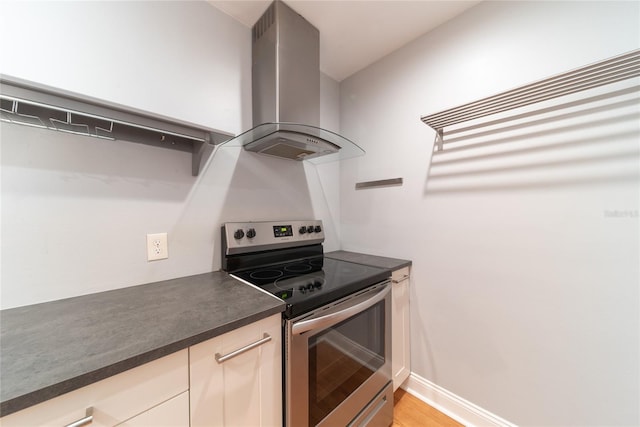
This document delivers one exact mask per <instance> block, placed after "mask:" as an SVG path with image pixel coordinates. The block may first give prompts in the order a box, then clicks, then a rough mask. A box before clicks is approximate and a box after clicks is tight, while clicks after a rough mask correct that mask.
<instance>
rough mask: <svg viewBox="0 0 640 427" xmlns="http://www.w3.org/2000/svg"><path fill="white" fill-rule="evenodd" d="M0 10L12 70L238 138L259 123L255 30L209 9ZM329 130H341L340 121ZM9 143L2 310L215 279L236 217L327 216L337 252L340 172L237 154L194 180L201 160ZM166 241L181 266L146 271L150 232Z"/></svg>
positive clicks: (96, 6)
mask: <svg viewBox="0 0 640 427" xmlns="http://www.w3.org/2000/svg"><path fill="white" fill-rule="evenodd" d="M0 11H1V13H0V16H1V18H0V26H1V27H2V29H3V35H4V36H3V37H2V38H1V39H0V72H1V73H3V74H7V75H11V76H15V77H19V78H23V79H26V80H31V81H34V82H38V83H42V84H46V85H50V86H53V87H58V88H61V89H65V90H69V91H73V92H78V93H81V94H86V95H89V96H92V97H96V98H100V99H104V100H107V101H111V102H116V103H120V104H124V105H128V106H131V107H134V108H138V109H142V110H146V111H150V112H153V113H158V114H161V115H165V116H169V117H175V118H177V119H181V120H185V121H190V122H194V123H198V124H202V125H204V126H208V127H211V128H215V129H220V130H224V131H227V132H232V133H235V134H237V133H240V132H242V131H244V130H247V129H249V128H250V127H251V39H250V29H248V28H246V27H244V26H242V25H240V24H239V23H237V22H236V21H234V20H233V19H232V18H230V17H229V16H227V15H225V14H223V13H221V12H220V11H218V10H217V9H215V8H214V7H212V6H211V5H209V4H207V3H205V2H182V1H180V2H165V1H161V2H7V1H3V2H1V3H0ZM8 34H11V35H12V36H11V37H7V36H6V35H8ZM337 87H338V85H337V83H336V82H335V81H333V80H331V79H328V78H323V86H322V88H323V91H325V92H326V94H324V96H323V103H325V105H323V111H325V112H328V111H337V105H338V97H337ZM326 103H332V105H329V106H327V105H326ZM331 107H333V108H331ZM325 123H326V126H327V127H328V128H329V129H336V130H337V126H339V121H338V118H337V113H336V114H334V116H332V115H331V114H324V116H323V124H325ZM0 141H1V152H0V153H1V161H2V169H1V178H2V181H1V183H2V198H1V202H2V217H1V220H2V228H1V232H2V234H1V239H2V244H1V248H2V252H1V255H2V260H1V267H2V273H1V278H2V283H1V295H0V296H1V298H2V301H1V302H2V307H3V308H9V307H14V306H20V305H25V304H33V303H37V302H42V301H48V300H53V299H59V298H64V297H69V296H76V295H81V294H87V293H92V292H97V291H102V290H109V289H115V288H119V287H124V286H131V285H137V284H142V283H148V282H153V281H157V280H164V279H169V278H174V277H179V276H186V275H191V274H197V273H203V272H207V271H212V270H217V269H219V268H220V226H221V224H222V223H223V222H225V221H231V220H237V221H245V220H275V219H287V218H290V219H303V218H320V219H323V220H324V222H325V229H326V230H327V235H328V238H327V247H328V248H334V249H335V248H337V247H338V245H339V241H338V231H337V227H335V224H334V217H337V214H335V212H333V213H332V212H331V209H330V208H329V207H328V205H327V200H328V199H336V198H337V194H338V192H337V191H338V187H337V181H336V178H335V172H336V171H338V169H335V168H336V166H335V165H334V166H327V167H319V169H318V170H316V169H315V168H314V166H313V165H306V166H305V165H303V164H301V163H299V162H291V161H287V160H280V159H273V158H268V157H265V156H259V155H255V154H252V153H247V152H243V151H241V150H240V149H239V148H233V147H226V148H221V149H219V150H218V152H217V153H216V155H215V156H214V157H213V159H212V161H211V162H210V164H209V165H208V166H207V167H206V168H205V169H204V170H203V171H202V172H201V174H200V176H199V177H198V178H193V177H192V176H191V156H190V155H188V154H184V153H180V152H176V151H171V150H163V149H161V148H155V147H149V146H144V145H140V144H134V143H128V142H123V141H102V140H95V139H90V138H84V137H79V136H73V135H68V134H64V133H57V132H53V131H48V130H39V129H32V128H27V127H23V126H19V125H13V124H7V123H4V122H3V123H1V125H0ZM332 167H333V168H334V169H333V170H332V169H331V168H332ZM323 171H325V172H323ZM326 171H328V172H326ZM326 179H328V180H329V181H328V182H329V185H328V186H327V184H324V183H323V181H325V180H326ZM331 182H333V184H332V185H331V184H330V183H331ZM325 193H328V194H329V196H328V199H327V197H325ZM332 209H333V208H332ZM158 232H168V233H169V259H168V260H163V261H156V262H151V263H149V262H147V261H146V234H147V233H158Z"/></svg>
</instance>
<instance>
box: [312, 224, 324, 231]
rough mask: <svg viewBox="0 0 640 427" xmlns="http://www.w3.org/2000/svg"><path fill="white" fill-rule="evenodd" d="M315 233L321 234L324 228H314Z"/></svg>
mask: <svg viewBox="0 0 640 427" xmlns="http://www.w3.org/2000/svg"><path fill="white" fill-rule="evenodd" d="M313 231H315V232H316V233H319V232H321V231H322V228H320V226H319V225H316V228H314V229H313Z"/></svg>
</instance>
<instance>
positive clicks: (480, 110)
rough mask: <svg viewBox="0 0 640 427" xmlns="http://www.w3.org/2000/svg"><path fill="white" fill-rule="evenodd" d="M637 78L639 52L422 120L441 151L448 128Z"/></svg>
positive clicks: (638, 74) (436, 148)
mask: <svg viewBox="0 0 640 427" xmlns="http://www.w3.org/2000/svg"><path fill="white" fill-rule="evenodd" d="M638 76H640V49H638V50H633V51H631V52H628V53H625V54H622V55H618V56H615V57H612V58H609V59H606V60H604V61H600V62H597V63H594V64H591V65H587V66H585V67H581V68H577V69H575V70H572V71H568V72H565V73H562V74H557V75H555V76H552V77H548V78H546V79H543V80H539V81H537V82H534V83H530V84H527V85H524V86H521V87H518V88H515V89H512V90H509V91H506V92H502V93H499V94H497V95H493V96H489V97H487V98H483V99H480V100H478V101H474V102H470V103H468V104H464V105H461V106H459V107H455V108H450V109H448V110H444V111H441V112H439V113H435V114H430V115H428V116H423V117H421V118H420V119H421V120H422V121H423V122H424V123H425V124H427V125H428V126H430V127H431V128H432V129H433V130H435V131H436V138H435V150H436V151H442V150H443V144H444V137H445V135H446V133H445V132H444V129H445V128H446V127H448V126H453V125H457V124H460V123H464V122H467V121H470V120H474V119H480V118H483V117H486V116H490V115H493V114H498V113H502V112H505V111H508V110H513V109H516V108H519V107H525V106H528V105H531V104H535V103H538V102H542V101H547V100H550V99H553V98H557V97H560V96H563V95H569V94H572V93H576V92H580V91H583V90H587V89H592V88H596V87H599V86H604V85H607V84H610V83H614V82H618V81H622V80H626V79H630V78H633V77H638Z"/></svg>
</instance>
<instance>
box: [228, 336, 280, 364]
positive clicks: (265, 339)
mask: <svg viewBox="0 0 640 427" xmlns="http://www.w3.org/2000/svg"><path fill="white" fill-rule="evenodd" d="M269 341H271V335H269V334H268V333H266V332H265V333H264V335H263V336H262V339H260V340H258V341H256V342H254V343H251V344H249V345H246V346H244V347H242V348H239V349H237V350H235V351H232V352H231V353H227V354H225V355H224V356H222V355H220V353H216V355H215V358H216V362H218V363H222V362H226V361H227V360H229V359H232V358H234V357H236V356H238V355H240V354H242V353H244V352H245V351H249V350H251V349H252V348H256V347H258V346H260V345H262V344H264V343H266V342H269Z"/></svg>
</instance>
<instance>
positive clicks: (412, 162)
mask: <svg viewBox="0 0 640 427" xmlns="http://www.w3.org/2000/svg"><path fill="white" fill-rule="evenodd" d="M639 16H640V4H639V3H637V2H483V3H481V4H480V5H478V6H476V7H474V8H472V9H470V10H469V11H467V12H466V13H465V14H463V15H461V16H459V17H457V18H455V19H453V20H451V21H449V22H448V23H446V24H445V25H443V26H441V27H439V28H438V29H436V30H435V31H433V32H431V33H430V34H427V35H425V36H423V37H421V38H420V39H418V40H416V41H414V42H412V43H410V44H409V45H407V46H405V47H404V48H402V49H400V50H398V51H396V52H394V53H392V54H391V55H389V56H387V57H385V58H384V59H382V60H381V61H379V62H378V63H376V64H374V65H372V66H371V67H368V68H367V69H365V70H363V71H361V72H359V73H358V74H356V75H354V76H352V77H350V78H349V79H347V80H345V81H343V82H342V84H341V99H342V101H341V131H342V133H343V134H344V135H345V136H346V137H347V138H350V139H352V140H355V141H358V142H359V143H360V144H361V145H362V146H363V148H364V149H365V150H366V151H367V155H366V156H365V157H362V158H358V159H353V160H347V161H344V162H342V165H341V174H342V176H341V200H340V203H341V233H342V234H341V235H342V246H343V249H345V250H354V251H360V252H369V253H374V254H380V255H386V256H392V257H401V258H407V259H411V260H413V270H412V290H411V321H412V324H411V326H412V336H411V338H412V343H411V345H412V371H413V373H414V374H417V375H418V376H421V377H423V378H426V379H427V380H430V381H432V382H434V383H435V384H437V385H439V386H441V387H444V388H445V389H447V390H449V391H451V392H453V393H455V394H457V395H458V396H460V397H462V398H464V399H467V400H468V401H470V402H472V403H474V404H476V405H479V406H480V407H482V408H484V409H486V410H488V411H491V412H493V413H494V414H496V415H498V416H500V417H502V418H504V419H507V420H509V421H511V422H513V423H516V424H519V425H538V426H541V425H544V426H560V425H638V424H640V414H639V408H638V402H639V401H640V392H639V386H640V368H639V360H640V353H639V349H640V345H639V344H640V343H639V339H640V338H639V337H640V330H639V326H638V325H639V320H640V309H639V305H640V304H639V303H640V298H639V289H638V288H639V282H640V275H639V271H638V268H639V267H638V261H639V254H640V251H639V248H638V246H639V239H638V236H639V235H640V234H639V227H638V222H639V219H638V210H639V208H640V206H639V204H640V203H639V198H640V195H639V184H638V183H639V177H640V172H639V169H640V162H639V154H638V153H639V152H638V140H639V129H638V127H639V125H638V123H639V121H638V113H639V111H638V104H639V102H638V92H637V91H636V92H635V93H633V94H631V95H621V96H617V97H614V98H610V99H607V100H605V101H602V102H600V103H595V102H594V103H589V104H585V105H582V106H579V107H574V108H572V109H563V110H557V111H555V112H554V113H551V114H546V115H541V116H534V117H530V118H529V119H527V120H540V122H538V123H536V124H528V125H520V126H518V127H516V128H514V129H504V127H506V126H511V125H513V124H514V123H513V122H508V123H506V124H504V125H502V126H499V127H501V128H502V132H500V133H489V134H488V135H484V136H476V137H475V138H472V139H467V140H466V141H463V142H461V143H460V145H461V146H462V147H463V148H461V149H460V150H458V151H457V152H451V153H450V154H448V152H447V151H444V152H443V153H439V154H434V155H433V156H432V148H433V139H434V131H432V130H431V129H430V128H428V127H427V126H426V125H424V124H422V123H421V122H420V120H419V118H420V116H422V115H426V114H430V113H435V112H437V111H439V110H443V109H445V108H448V107H453V106H455V105H458V104H462V103H465V102H469V101H473V100H475V99H479V98H482V97H485V96H489V95H492V94H494V93H497V92H500V91H503V90H507V89H510V88H513V87H516V86H519V85H522V84H525V83H529V82H532V81H535V80H537V79H541V78H544V77H547V76H549V75H553V74H555V73H559V72H563V71H566V70H569V69H572V68H576V67H580V66H583V65H586V64H589V63H592V62H596V61H599V60H602V59H605V58H608V57H611V56H614V55H618V54H621V53H624V52H626V51H629V50H633V49H637V48H638V47H639V45H640V27H639V26H638V22H639V21H638V17H639ZM630 84H635V85H637V84H638V81H637V79H636V80H635V81H634V82H631V83H629V82H627V83H624V84H620V85H618V86H617V88H622V87H625V86H629V85H630ZM601 92H602V91H594V92H593V93H591V94H589V95H592V94H595V93H601ZM578 98H579V97H573V98H572V99H578ZM550 105H552V104H551V103H550V104H547V105H545V106H550ZM554 105H555V104H554ZM603 105H604V107H603ZM584 110H589V111H584ZM569 112H572V113H575V114H572V115H570V116H566V117H564V118H563V119H562V120H554V119H553V118H555V117H558V116H559V115H564V114H567V113H569ZM483 130H484V129H483ZM474 144H483V145H474ZM395 177H403V178H404V185H403V186H402V187H388V188H379V189H370V190H360V191H355V190H354V184H355V183H356V182H359V181H368V180H376V179H385V178H395Z"/></svg>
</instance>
